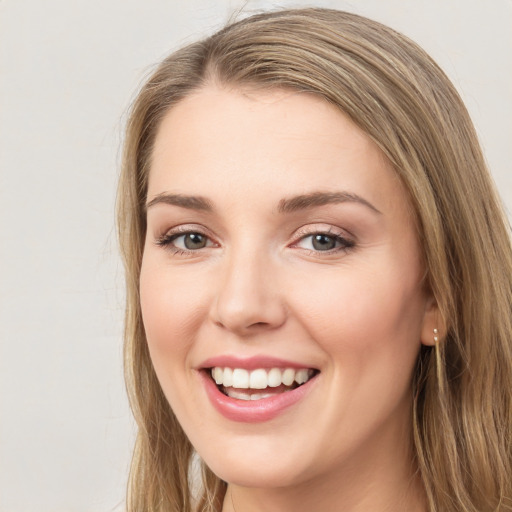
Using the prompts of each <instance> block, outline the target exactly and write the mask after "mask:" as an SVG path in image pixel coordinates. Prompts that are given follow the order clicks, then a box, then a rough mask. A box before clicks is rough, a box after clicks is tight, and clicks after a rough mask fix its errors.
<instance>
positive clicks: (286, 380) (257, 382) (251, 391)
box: [205, 366, 319, 401]
mask: <svg viewBox="0 0 512 512" xmlns="http://www.w3.org/2000/svg"><path fill="white" fill-rule="evenodd" d="M205 370H206V373H207V375H208V377H209V378H210V379H211V380H213V382H214V383H215V385H216V386H217V389H218V390H219V391H220V392H221V393H222V394H223V395H225V396H227V397H229V398H232V399H235V400H244V401H258V400H265V399H267V398H272V397H275V396H277V395H282V394H284V393H288V392H290V391H293V390H294V389H297V388H298V387H301V386H303V385H304V384H306V383H307V382H309V381H310V380H311V379H313V378H314V377H315V376H316V375H317V374H318V373H319V371H318V370H316V369H313V368H297V369H296V368H276V367H274V368H256V369H253V370H247V369H245V368H230V367H220V366H215V367H212V368H206V369H205Z"/></svg>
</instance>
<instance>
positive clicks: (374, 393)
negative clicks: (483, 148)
mask: <svg viewBox="0 0 512 512" xmlns="http://www.w3.org/2000/svg"><path fill="white" fill-rule="evenodd" d="M147 225H148V229H147V237H146V241H145V248H144V257H143V262H142V270H141V275H140V288H141V306H142V313H143V320H144V325H145V329H146V334H147V341H148V346H149V350H150V354H151V358H152V361H153V364H154V368H155V371H156V374H157V376H158V379H159V381H160V383H161V386H162V389H163V391H164V393H165V395H166V397H167V399H168V401H169V403H170V405H171V406H172V409H173V411H174V412H175V414H176V416H177V418H178V420H179V422H180V424H181V425H182V427H183V429H184V431H185V433H186V434H187V436H188V437H189V439H190V441H191V442H192V444H193V445H194V447H195V448H196V450H197V451H198V452H199V454H200V455H201V457H202V458H203V459H204V460H205V462H206V463H207V464H208V465H209V466H210V468H211V469H212V470H213V471H214V472H215V473H216V474H217V475H218V476H220V477H221V478H222V479H224V480H226V481H228V482H230V483H234V484H238V485H246V486H256V487H269V486H271V487H282V486H293V485H296V484H299V483H303V482H305V481H311V480H314V479H315V478H320V477H322V478H324V477H325V475H337V476H339V475H341V474H343V472H347V471H353V470H354V469H355V468H370V467H371V468H380V469H381V470H382V469H384V470H385V468H386V467H387V466H388V465H390V464H391V465H392V464H395V465H396V463H397V461H398V460H399V459H400V460H401V459H403V458H404V456H405V455H404V454H406V453H407V449H408V439H409V436H410V426H411V420H410V409H411V376H412V374H413V369H414V366H415V361H416V358H417V355H418V351H419V348H420V344H421V342H422V341H424V342H427V343H428V342H429V341H430V338H431V337H432V329H433V328H434V327H435V325H434V323H433V322H434V318H433V317H434V315H435V310H434V306H433V305H432V304H431V302H432V301H431V300H430V298H429V297H428V295H427V294H426V293H425V291H424V289H423V287H422V274H423V268H422V263H421V254H420V251H419V245H418V242H417V238H416V230H415V225H414V222H413V220H412V216H411V210H410V206H409V203H408V199H407V195H406V193H405V192H404V189H403V187H402V185H401V183H400V181H399V180H398V179H397V177H396V175H395V173H394V172H393V170H392V168H391V166H390V164H389V163H388V161H387V160H386V158H385V157H384V156H383V154H382V153H381V152H380V150H379V149H378V148H377V146H376V145H375V144H374V143H373V142H372V141H371V140H370V139H369V138H368V137H367V136H366V135H365V134H364V133H363V132H362V131H361V130H360V129H358V128H357V127H356V126H355V125H354V124H353V123H352V122H351V121H350V120H349V119H348V118H347V117H345V116H344V115H343V114H342V113H341V112H339V111H338V110H336V109H335V108H334V107H333V106H330V105H328V104H327V103H326V102H324V101H323V100H321V99H319V98H316V97H314V96H312V95H308V94H301V93H297V92H290V91H273V92H261V91H260V92H254V91H252V92H251V91H235V90H228V89H227V88H225V89H223V88H216V87H214V86H209V87H206V88H204V89H202V90H200V91H199V92H196V93H194V94H193V95H191V96H189V97H188V98H186V99H185V100H183V101H182V102H181V103H179V104H178V105H177V106H176V107H174V108H173V109H171V110H170V111H169V112H168V114H167V115H166V117H165V118H164V120H163V123H162V125H161V127H160V129H159V132H158V134H157V138H156V142H155V147H154V153H153V158H152V163H151V170H150V175H149V190H148V197H147ZM212 373H213V374H214V376H215V379H216V380H217V383H215V381H214V380H213V378H212ZM292 381H295V384H291V383H292ZM304 381H305V382H304ZM299 383H301V385H300V386H299ZM372 470H373V469H372Z"/></svg>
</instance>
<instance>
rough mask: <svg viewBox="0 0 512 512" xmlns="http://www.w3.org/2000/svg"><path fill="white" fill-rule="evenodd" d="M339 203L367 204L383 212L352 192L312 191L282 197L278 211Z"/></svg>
mask: <svg viewBox="0 0 512 512" xmlns="http://www.w3.org/2000/svg"><path fill="white" fill-rule="evenodd" d="M339 203H358V204H362V205H363V206H366V207H367V208H369V209H370V210H372V211H373V212H375V213H378V214H382V212H381V211H379V210H378V209H377V208H376V207H375V206H373V204H371V203H370V202H368V201H367V200H366V199H363V198H362V197H361V196H358V195H357V194H353V193H351V192H312V193H310V194H304V195H300V196H294V197H290V198H288V199H281V201H279V206H278V211H279V212H280V213H293V212H296V211H299V210H306V209H308V208H314V207H316V206H325V205H328V204H339Z"/></svg>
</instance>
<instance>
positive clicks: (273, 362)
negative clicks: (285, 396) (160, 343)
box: [198, 355, 315, 370]
mask: <svg viewBox="0 0 512 512" xmlns="http://www.w3.org/2000/svg"><path fill="white" fill-rule="evenodd" d="M217 366H218V367H221V368H226V367H227V368H244V369H246V370H256V369H257V368H294V369H297V370H300V369H302V368H308V369H309V368H313V367H312V366H310V365H309V364H303V363H299V362H296V361H287V360H285V359H280V358H277V357H272V356H266V355H258V356H253V357H237V356H232V355H220V356H215V357H211V358H209V359H206V360H205V361H203V362H202V363H201V364H200V365H199V367H198V369H200V370H203V369H206V368H215V367H217ZM313 369H315V368H313Z"/></svg>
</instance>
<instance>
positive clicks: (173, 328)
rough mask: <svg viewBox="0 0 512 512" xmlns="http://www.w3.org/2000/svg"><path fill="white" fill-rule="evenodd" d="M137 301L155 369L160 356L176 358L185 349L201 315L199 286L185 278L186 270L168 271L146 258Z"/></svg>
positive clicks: (175, 359)
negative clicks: (182, 271) (139, 303)
mask: <svg viewBox="0 0 512 512" xmlns="http://www.w3.org/2000/svg"><path fill="white" fill-rule="evenodd" d="M140 302H141V310H142V319H143V323H144V329H145V331H146V338H147V341H148V345H149V349H150V353H151V357H152V359H153V364H154V365H155V369H157V367H158V366H159V359H160V358H165V359H168V360H169V362H171V363H172V362H173V361H176V362H178V359H179V358H177V357H176V356H177V355H179V354H180V353H186V351H187V350H188V348H189V347H190V345H191V344H192V343H193V333H194V332H196V330H197V329H198V328H199V325H200V324H201V322H202V320H203V318H204V314H205V310H206V308H205V306H204V304H205V297H204V293H202V292H201V287H199V286H198V283H194V282H191V281H190V280H189V279H187V276H186V273H180V272H173V273H171V272H169V269H168V268H166V267H165V265H162V264H159V262H154V261H151V259H150V258H148V259H146V260H143V264H142V268H141V274H140ZM157 371H158V370H157Z"/></svg>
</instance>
